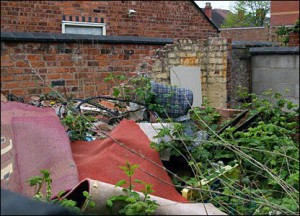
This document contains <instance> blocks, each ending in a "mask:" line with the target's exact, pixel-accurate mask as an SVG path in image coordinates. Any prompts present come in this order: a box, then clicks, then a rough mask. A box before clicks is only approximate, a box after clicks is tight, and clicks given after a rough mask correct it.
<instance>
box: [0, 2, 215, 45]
mask: <svg viewBox="0 0 300 216" xmlns="http://www.w3.org/2000/svg"><path fill="white" fill-rule="evenodd" d="M129 9H134V10H136V14H135V15H134V16H133V17H128V16H127V12H128V10H129ZM70 17H71V18H70ZM63 18H65V20H68V21H69V20H70V19H72V21H76V19H77V18H78V21H80V22H81V21H83V18H84V21H85V22H89V19H91V21H92V22H95V19H97V22H101V21H103V23H105V24H106V25H107V29H106V33H107V35H110V36H144V37H162V38H174V39H176V38H191V39H192V38H197V39H201V38H208V37H211V36H218V32H217V29H216V28H215V27H214V26H213V25H212V24H211V23H210V22H209V21H208V19H207V18H206V17H205V16H204V14H203V13H202V12H200V10H199V9H198V8H197V7H196V6H195V5H194V3H193V2H192V1H1V31H2V32H5V31H6V32H43V33H61V32H62V19H63Z"/></svg>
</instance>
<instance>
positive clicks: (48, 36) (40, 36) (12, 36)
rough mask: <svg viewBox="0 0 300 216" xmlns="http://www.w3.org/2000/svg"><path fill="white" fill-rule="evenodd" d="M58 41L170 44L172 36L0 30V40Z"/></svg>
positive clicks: (172, 41)
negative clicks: (155, 36) (156, 36)
mask: <svg viewBox="0 0 300 216" xmlns="http://www.w3.org/2000/svg"><path fill="white" fill-rule="evenodd" d="M7 41H10V42H19V41H23V42H25V41H27V42H59V43H73V42H82V43H108V44H146V45H165V44H172V43H174V40H173V39H172V38H151V37H136V36H97V35H81V34H55V33H36V32H1V42H7Z"/></svg>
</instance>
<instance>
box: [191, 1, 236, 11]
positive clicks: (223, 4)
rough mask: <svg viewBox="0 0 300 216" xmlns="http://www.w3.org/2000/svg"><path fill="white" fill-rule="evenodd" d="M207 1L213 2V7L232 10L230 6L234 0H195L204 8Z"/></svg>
mask: <svg viewBox="0 0 300 216" xmlns="http://www.w3.org/2000/svg"><path fill="white" fill-rule="evenodd" d="M206 2H210V3H211V7H212V9H226V10H230V6H231V5H232V3H233V2H234V1H209V0H206V1H195V3H196V4H197V5H198V6H199V7H200V8H204V7H205V3H206Z"/></svg>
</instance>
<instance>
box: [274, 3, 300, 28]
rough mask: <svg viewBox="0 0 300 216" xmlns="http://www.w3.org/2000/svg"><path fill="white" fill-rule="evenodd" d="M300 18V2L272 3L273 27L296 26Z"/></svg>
mask: <svg viewBox="0 0 300 216" xmlns="http://www.w3.org/2000/svg"><path fill="white" fill-rule="evenodd" d="M298 18H299V1H282V0H281V1H271V20H270V25H271V26H279V25H294V24H295V22H296V21H297V19H298Z"/></svg>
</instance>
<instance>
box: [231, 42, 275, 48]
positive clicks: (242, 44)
mask: <svg viewBox="0 0 300 216" xmlns="http://www.w3.org/2000/svg"><path fill="white" fill-rule="evenodd" d="M246 47H278V44H277V43H276V42H262V41H232V48H246Z"/></svg>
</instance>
